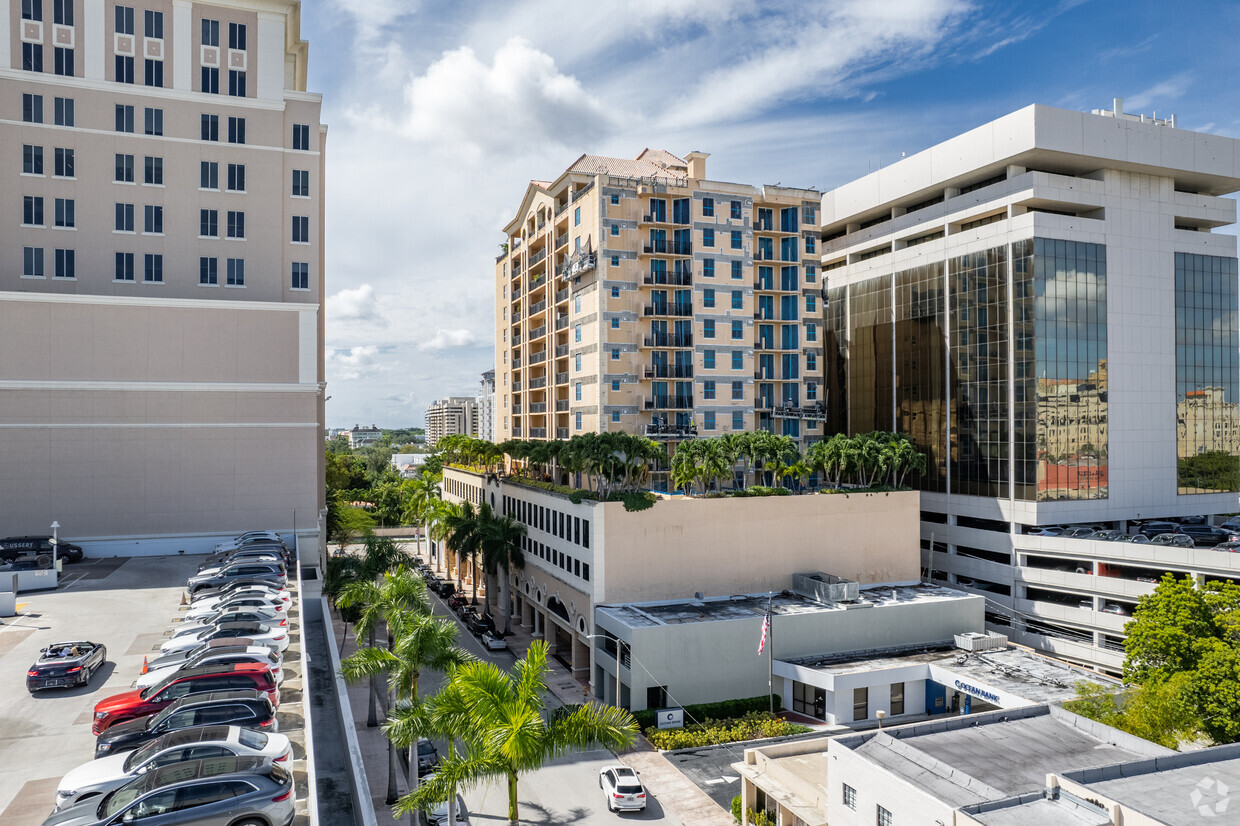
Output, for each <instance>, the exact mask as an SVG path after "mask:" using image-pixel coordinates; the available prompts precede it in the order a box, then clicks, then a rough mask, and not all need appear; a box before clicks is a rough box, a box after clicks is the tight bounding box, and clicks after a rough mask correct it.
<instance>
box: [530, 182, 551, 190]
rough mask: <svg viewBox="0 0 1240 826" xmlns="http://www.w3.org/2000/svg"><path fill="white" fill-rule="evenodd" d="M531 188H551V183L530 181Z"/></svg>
mask: <svg viewBox="0 0 1240 826" xmlns="http://www.w3.org/2000/svg"><path fill="white" fill-rule="evenodd" d="M530 185H531V186H541V187H542V188H543V189H546V188H547V187H549V186H551V181H530Z"/></svg>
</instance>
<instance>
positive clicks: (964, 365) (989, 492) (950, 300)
mask: <svg viewBox="0 0 1240 826" xmlns="http://www.w3.org/2000/svg"><path fill="white" fill-rule="evenodd" d="M1237 190H1240V141H1237V140H1233V139H1230V138H1225V137H1219V136H1216V135H1209V134H1200V133H1194V132H1189V131H1186V130H1183V129H1180V128H1178V127H1177V126H1176V124H1175V120H1174V118H1172V119H1170V120H1154V119H1151V118H1146V117H1134V116H1131V115H1126V114H1124V113H1123V112H1122V102H1120V101H1116V105H1115V107H1114V109H1113V110H1105V111H1099V112H1095V113H1092V114H1089V113H1082V112H1073V111H1065V110H1062V109H1055V108H1051V107H1046V106H1029V107H1027V108H1025V109H1021V110H1020V111H1017V112H1014V113H1012V114H1010V115H1007V116H1006V117H1002V118H1000V119H998V120H996V121H994V122H992V123H988V124H986V125H984V126H981V127H978V128H977V129H974V130H972V131H970V132H967V133H965V134H963V135H960V136H958V137H956V138H952V139H951V140H948V141H946V142H944V143H942V144H939V145H937V146H934V147H932V148H930V149H927V150H925V151H923V152H920V153H918V154H915V155H912V156H910V157H908V158H905V159H903V160H901V161H899V162H897V163H895V164H892V165H891V166H889V167H886V168H884V169H882V170H880V171H878V172H875V173H873V174H870V175H867V176H866V177H864V178H861V179H859V180H857V181H854V182H852V183H849V184H847V185H844V186H842V187H839V188H838V189H835V190H833V191H831V192H828V193H826V195H825V196H824V198H823V209H822V216H823V244H822V270H823V273H824V278H825V287H824V289H825V298H826V299H827V303H828V307H829V309H828V312H827V313H826V316H827V318H826V335H825V340H824V347H825V350H826V353H825V356H824V362H825V376H824V385H825V387H826V388H827V408H828V426H827V432H832V431H835V430H839V431H845V432H850V433H863V432H867V431H870V430H874V429H882V430H897V431H903V432H905V433H908V434H910V435H911V436H912V437H913V439H914V440H915V441H916V442H917V444H918V446H919V447H920V448H921V449H922V450H923V451H924V452H925V453H926V454H927V457H928V459H929V467H928V472H927V474H926V475H925V476H924V477H923V478H922V479H921V481H920V484H921V488H922V491H923V496H922V505H921V506H922V547H923V568H924V570H925V573H926V575H928V576H931V577H932V578H933V579H935V580H940V581H945V582H948V583H951V584H954V585H959V586H962V587H965V588H967V589H970V590H973V591H975V592H976V593H979V594H982V595H983V596H985V598H986V599H987V602H988V611H987V618H988V621H989V623H990V626H991V627H992V628H993V629H995V630H997V631H1000V632H1002V633H1005V634H1008V635H1009V636H1010V637H1011V638H1012V639H1013V640H1014V641H1015V642H1020V643H1025V644H1029V645H1032V646H1035V647H1039V648H1043V649H1047V650H1051V651H1054V652H1056V653H1057V654H1058V655H1060V656H1063V657H1067V658H1071V659H1074V660H1076V661H1079V662H1084V663H1092V664H1097V665H1100V666H1102V667H1104V668H1107V669H1110V670H1116V669H1118V668H1119V667H1120V665H1121V663H1122V657H1123V654H1122V642H1123V634H1122V628H1123V622H1124V621H1125V619H1126V617H1125V614H1127V613H1130V611H1131V607H1132V606H1133V605H1134V604H1135V602H1136V599H1137V598H1138V597H1139V596H1140V595H1141V594H1143V593H1148V592H1149V591H1150V590H1151V589H1152V588H1153V587H1154V586H1153V584H1152V583H1153V581H1154V580H1156V579H1157V578H1158V577H1159V576H1160V575H1161V574H1162V573H1163V572H1164V571H1173V572H1177V573H1190V574H1195V575H1198V576H1199V577H1202V578H1210V577H1222V576H1233V575H1234V574H1235V570H1236V566H1235V565H1234V564H1233V560H1232V558H1231V555H1228V554H1223V553H1215V552H1212V551H1193V550H1191V549H1172V548H1150V547H1148V546H1139V545H1126V544H1120V543H1107V542H1096V541H1088V540H1081V539H1059V538H1052V537H1035V536H1030V535H1027V534H1028V533H1029V532H1030V531H1032V530H1034V529H1036V528H1037V527H1038V526H1045V525H1062V524H1099V525H1103V526H1107V527H1115V528H1119V529H1123V528H1126V527H1127V524H1128V522H1129V521H1130V520H1136V519H1151V518H1159V517H1181V516H1187V515H1193V514H1204V515H1207V516H1209V515H1215V514H1227V513H1234V512H1236V511H1237V510H1238V509H1240V502H1238V497H1237V490H1238V489H1240V460H1237V458H1236V457H1237V452H1238V449H1237V448H1238V445H1237V439H1236V433H1237V428H1238V427H1240V413H1238V410H1240V398H1238V393H1237V390H1238V388H1237V385H1238V383H1240V365H1238V362H1240V342H1238V338H1237V328H1236V318H1237V271H1236V238H1235V236H1233V235H1228V234H1223V233H1219V232H1217V231H1216V230H1218V229H1219V228H1221V227H1225V226H1228V225H1230V224H1233V223H1234V222H1235V219H1236V205H1235V202H1234V201H1233V200H1229V199H1226V198H1223V197H1221V196H1223V195H1226V194H1228V193H1232V192H1236V191H1237ZM932 540H933V543H934V544H933V547H932V546H931V541H932Z"/></svg>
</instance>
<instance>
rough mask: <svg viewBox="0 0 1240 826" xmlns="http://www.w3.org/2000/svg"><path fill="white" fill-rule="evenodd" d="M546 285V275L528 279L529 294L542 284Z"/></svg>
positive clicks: (541, 274) (542, 274)
mask: <svg viewBox="0 0 1240 826" xmlns="http://www.w3.org/2000/svg"><path fill="white" fill-rule="evenodd" d="M546 283H547V274H546V273H539V274H538V275H536V276H534V277H533V278H532V279H530V292H534V290H536V289H538V288H539V287H541V286H542V285H543V284H546Z"/></svg>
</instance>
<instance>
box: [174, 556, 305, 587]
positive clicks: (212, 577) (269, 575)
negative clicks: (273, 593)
mask: <svg viewBox="0 0 1240 826" xmlns="http://www.w3.org/2000/svg"><path fill="white" fill-rule="evenodd" d="M241 579H259V580H263V581H266V582H273V583H275V584H277V585H279V586H280V587H281V588H283V587H284V586H285V585H286V584H287V583H288V576H287V575H286V574H285V573H284V566H283V565H280V564H270V563H263V562H237V563H234V564H232V565H226V566H225V567H223V568H218V569H208V570H206V571H203V572H201V573H199V574H195V575H194V576H192V577H190V578H189V582H188V583H186V585H187V587H188V588H189V592H190V593H191V594H193V593H196V592H197V591H201V590H203V589H205V588H214V587H216V586H219V585H227V584H228V583H229V582H234V581H237V580H241Z"/></svg>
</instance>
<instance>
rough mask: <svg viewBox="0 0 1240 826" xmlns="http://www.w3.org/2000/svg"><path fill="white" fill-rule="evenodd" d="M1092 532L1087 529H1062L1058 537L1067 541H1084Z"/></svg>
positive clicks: (1090, 529)
mask: <svg viewBox="0 0 1240 826" xmlns="http://www.w3.org/2000/svg"><path fill="white" fill-rule="evenodd" d="M1093 532H1094V529H1093V528H1088V527H1075V528H1064V531H1063V533H1061V534H1060V536H1065V537H1067V538H1069V539H1084V538H1085V537H1087V536H1089V535H1090V534H1091V533H1093Z"/></svg>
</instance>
